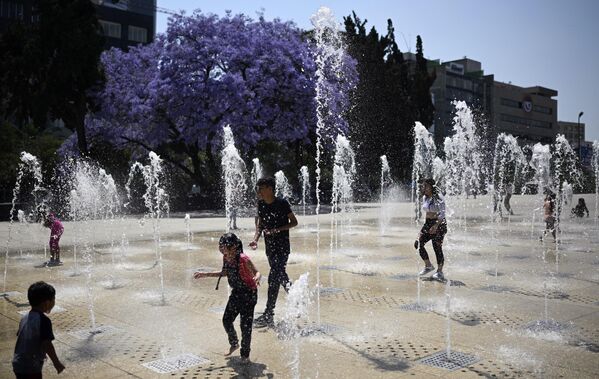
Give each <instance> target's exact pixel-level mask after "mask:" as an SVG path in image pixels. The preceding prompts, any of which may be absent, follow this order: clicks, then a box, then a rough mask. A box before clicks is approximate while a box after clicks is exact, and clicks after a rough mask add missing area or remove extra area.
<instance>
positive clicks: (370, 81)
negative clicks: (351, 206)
mask: <svg viewBox="0 0 599 379" xmlns="http://www.w3.org/2000/svg"><path fill="white" fill-rule="evenodd" d="M344 22H345V34H346V38H347V44H348V51H349V53H350V54H351V55H352V56H353V57H354V58H355V59H356V60H357V62H358V65H357V70H358V75H359V77H360V82H359V84H358V86H357V88H356V90H355V92H354V94H353V96H352V106H351V107H350V114H349V116H348V118H349V124H350V134H351V138H352V141H354V144H355V146H354V147H355V150H356V157H357V161H358V162H359V167H358V177H359V181H360V183H359V188H358V191H357V192H358V196H359V197H361V198H368V197H370V195H372V194H373V193H377V192H378V187H379V186H380V184H379V181H380V159H379V157H380V156H381V155H387V158H388V160H389V165H390V167H391V173H392V175H393V176H394V177H395V178H396V179H399V180H402V181H406V180H408V179H409V178H410V173H411V165H412V156H413V154H414V147H413V128H414V122H415V121H416V120H418V121H421V122H422V123H423V124H425V125H427V126H430V125H431V124H432V120H433V112H434V108H433V106H432V102H431V98H430V92H429V89H430V86H431V85H432V83H433V81H434V76H431V75H430V74H428V71H427V61H426V59H425V58H424V56H423V54H422V40H421V39H420V37H418V39H417V44H418V46H419V49H418V53H417V55H416V62H410V61H406V60H405V59H404V56H403V53H402V52H401V51H400V50H399V47H398V46H397V43H396V41H395V30H394V27H393V23H392V21H391V20H388V21H387V33H386V35H384V36H381V35H379V34H378V32H377V31H376V29H375V28H374V27H373V28H371V29H370V31H369V32H368V33H367V32H366V22H367V20H364V21H362V20H361V19H360V18H359V17H358V16H357V15H356V14H355V12H354V13H352V15H350V16H348V17H345V18H344Z"/></svg>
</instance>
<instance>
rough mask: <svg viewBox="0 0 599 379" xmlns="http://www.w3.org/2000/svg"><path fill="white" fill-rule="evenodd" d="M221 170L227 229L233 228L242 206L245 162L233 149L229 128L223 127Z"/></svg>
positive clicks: (231, 134) (233, 143) (235, 149)
mask: <svg viewBox="0 0 599 379" xmlns="http://www.w3.org/2000/svg"><path fill="white" fill-rule="evenodd" d="M221 168H222V174H223V181H224V184H225V215H226V217H227V228H226V230H227V231H229V230H230V229H231V228H234V227H235V226H236V225H235V222H236V218H237V211H238V209H239V208H240V207H241V206H242V205H243V201H244V196H245V193H246V191H247V189H248V186H247V182H246V177H247V170H246V167H245V162H244V161H243V159H241V157H240V156H239V152H238V151H237V148H236V147H235V139H234V138H233V131H232V130H231V127H230V126H228V125H227V126H225V127H223V150H222V152H221Z"/></svg>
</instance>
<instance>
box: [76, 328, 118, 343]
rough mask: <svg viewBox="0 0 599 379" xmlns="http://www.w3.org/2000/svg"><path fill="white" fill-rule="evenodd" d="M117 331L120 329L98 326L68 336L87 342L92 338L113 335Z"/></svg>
mask: <svg viewBox="0 0 599 379" xmlns="http://www.w3.org/2000/svg"><path fill="white" fill-rule="evenodd" d="M118 331H120V329H118V328H115V327H114V326H111V325H100V326H97V327H95V328H94V329H83V330H77V331H75V332H69V334H70V335H72V336H73V337H75V338H78V339H80V340H87V339H89V338H91V337H94V336H102V335H108V334H114V333H116V332H118Z"/></svg>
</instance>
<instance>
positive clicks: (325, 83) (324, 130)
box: [310, 7, 346, 324]
mask: <svg viewBox="0 0 599 379" xmlns="http://www.w3.org/2000/svg"><path fill="white" fill-rule="evenodd" d="M310 20H311V22H312V25H313V26H314V35H313V36H314V39H315V41H316V49H315V62H316V117H317V120H316V157H315V158H316V171H315V172H316V229H317V232H316V283H317V284H316V286H317V295H316V308H317V315H318V316H317V317H318V323H319V324H320V268H319V262H320V218H319V214H320V181H321V167H320V165H321V158H322V153H323V149H324V146H325V144H326V143H325V140H326V139H331V137H333V138H334V135H336V134H338V133H339V132H341V128H340V123H341V122H342V121H343V120H342V118H341V117H339V116H340V115H341V113H342V111H343V110H344V109H343V107H344V104H343V102H344V100H343V99H344V98H343V96H339V95H343V93H342V90H340V89H339V88H335V84H336V83H337V84H338V83H339V82H340V81H343V80H344V78H343V75H342V68H343V66H344V64H345V61H344V58H345V57H346V55H345V51H344V49H343V44H342V43H341V38H340V33H339V24H338V23H337V22H336V20H335V17H334V16H333V12H332V11H331V10H330V9H329V8H326V7H321V8H320V9H319V10H318V11H317V12H316V13H315V14H313V15H312V17H311V18H310ZM345 100H346V99H345ZM327 145H328V144H327Z"/></svg>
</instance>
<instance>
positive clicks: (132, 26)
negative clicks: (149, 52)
mask: <svg viewBox="0 0 599 379" xmlns="http://www.w3.org/2000/svg"><path fill="white" fill-rule="evenodd" d="M92 3H94V5H95V7H96V13H97V15H98V22H99V23H100V26H101V27H102V30H103V32H104V38H105V39H106V42H105V48H106V49H109V48H111V47H118V48H120V49H123V50H127V49H128V48H129V46H135V45H138V44H140V43H148V42H151V41H153V40H154V37H155V36H156V0H92Z"/></svg>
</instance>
